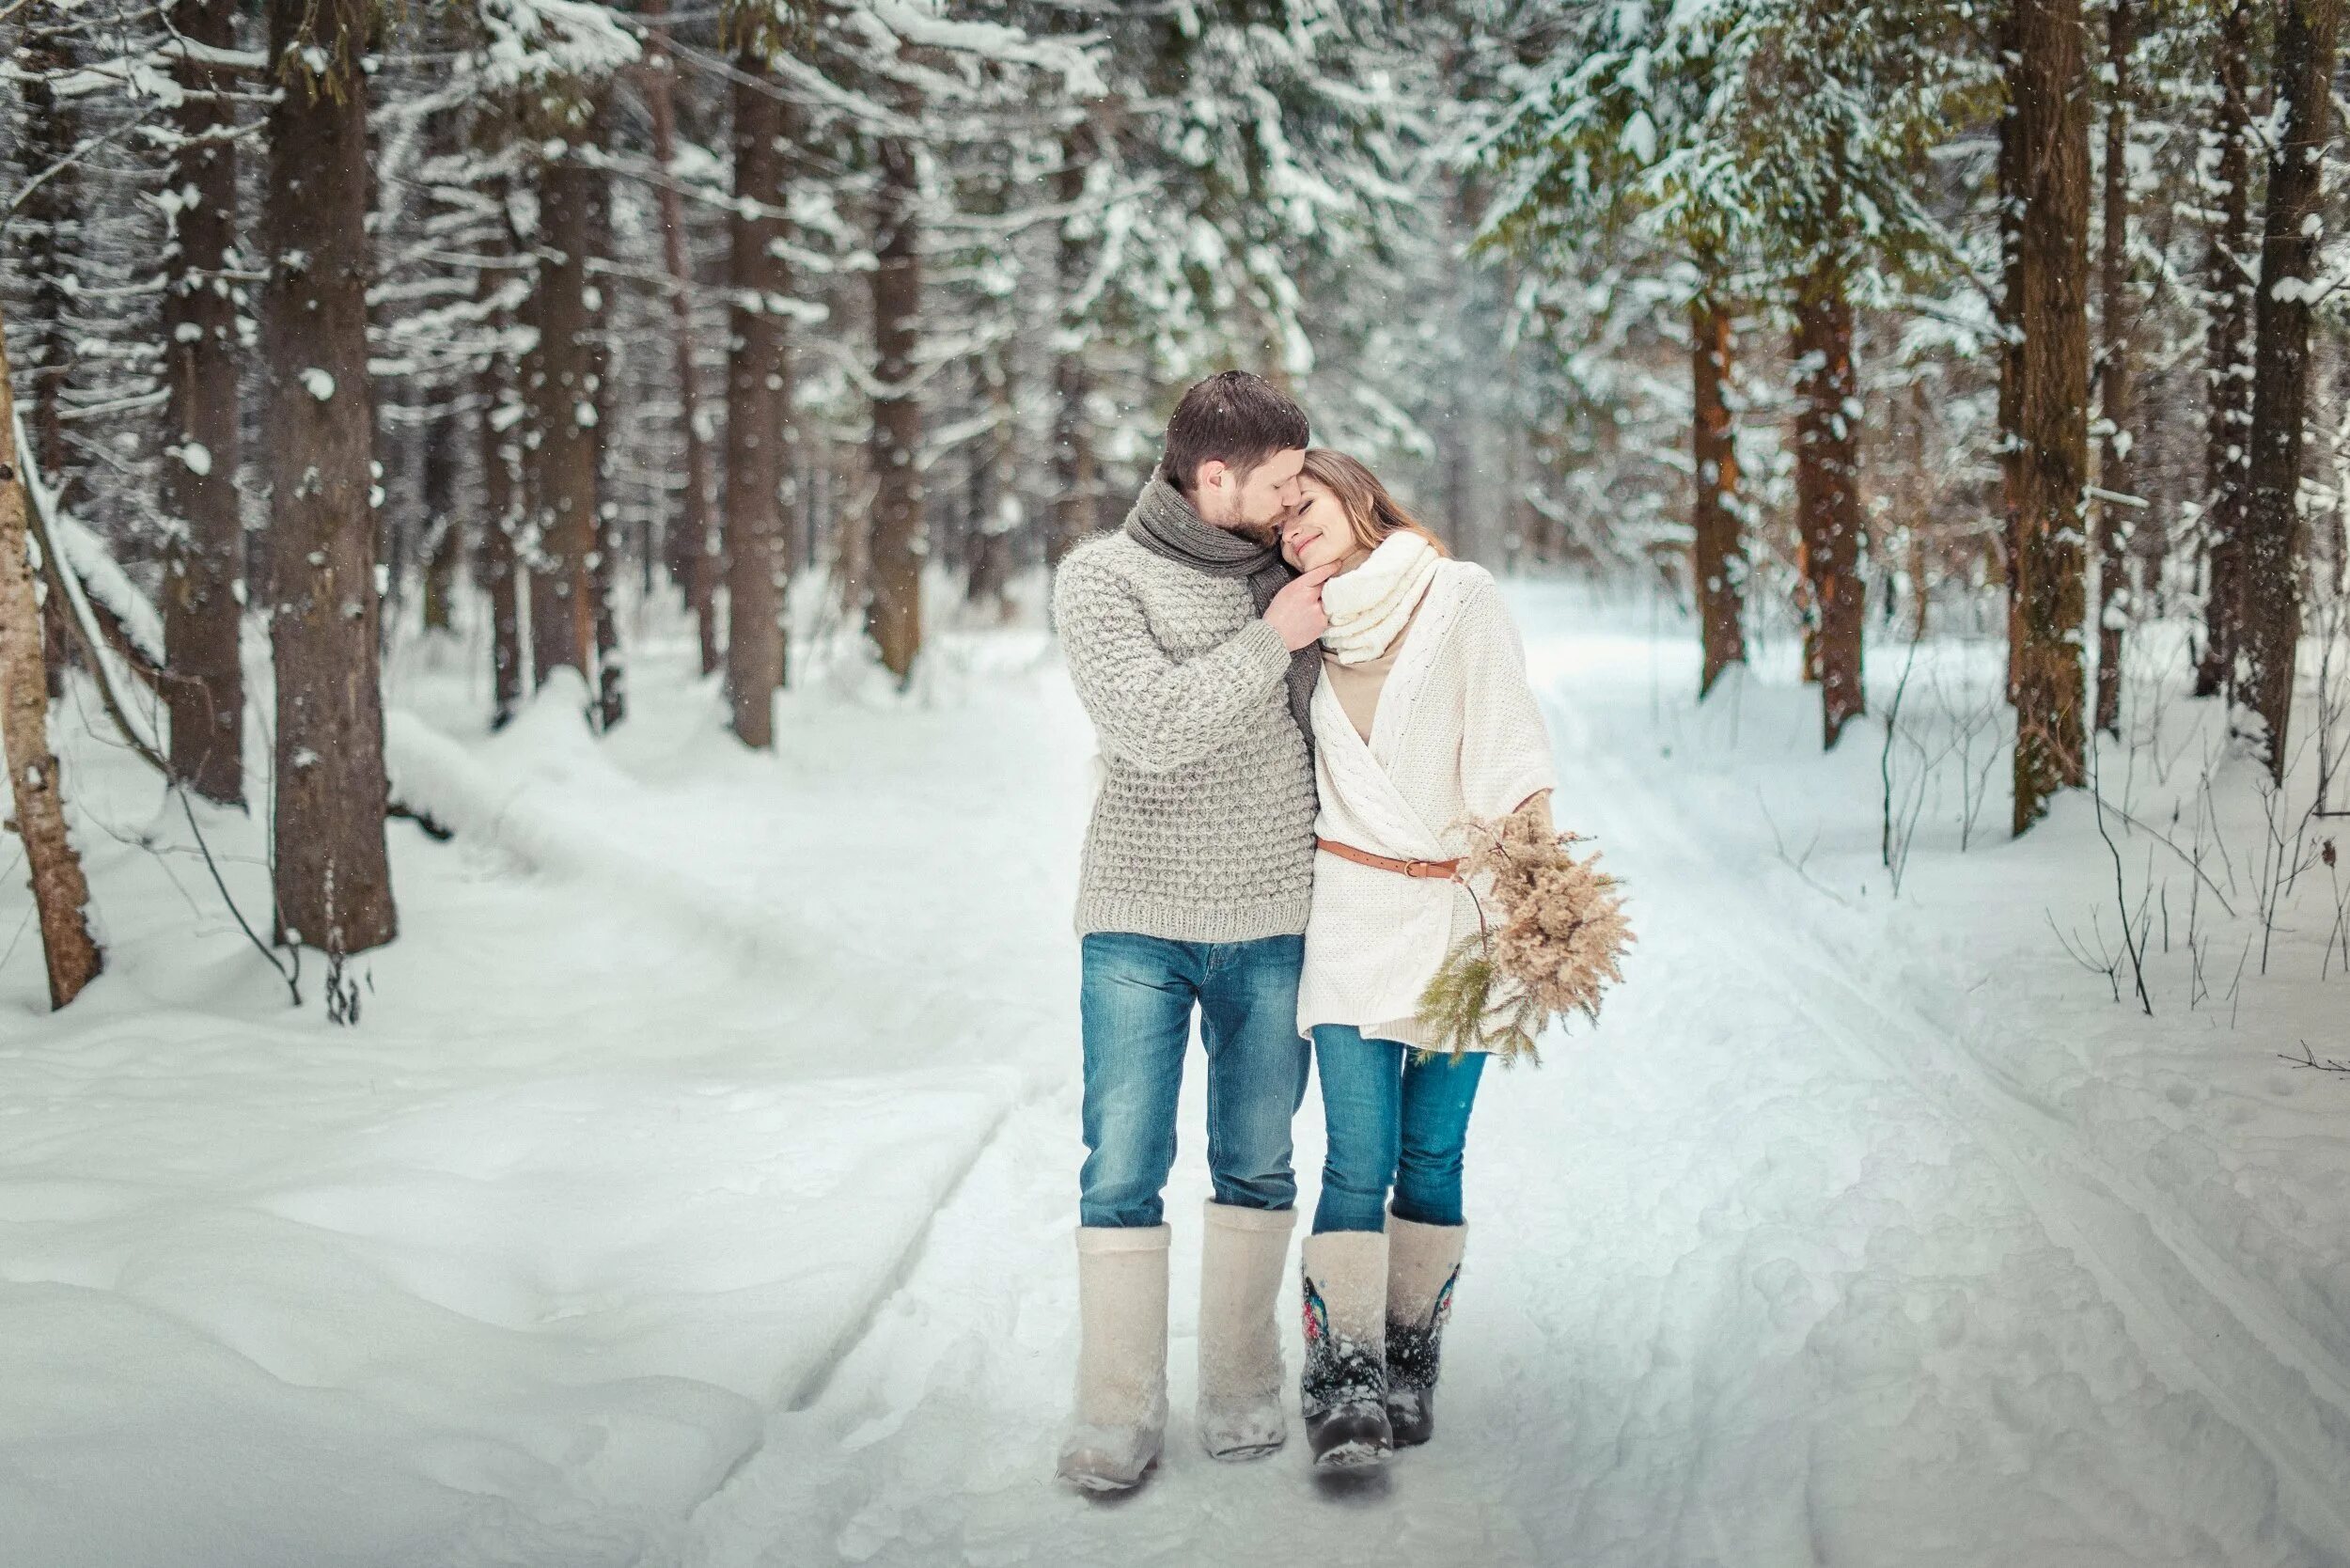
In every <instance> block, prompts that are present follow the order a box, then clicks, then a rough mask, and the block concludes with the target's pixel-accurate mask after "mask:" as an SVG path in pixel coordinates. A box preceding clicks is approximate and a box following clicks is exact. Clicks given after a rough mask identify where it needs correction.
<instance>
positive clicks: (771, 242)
mask: <svg viewBox="0 0 2350 1568" xmlns="http://www.w3.org/2000/svg"><path fill="white" fill-rule="evenodd" d="M734 68H735V71H736V81H735V84H734V149H733V150H734V195H735V200H736V203H737V205H736V207H735V210H734V213H733V216H732V219H731V220H730V224H729V228H730V236H729V238H730V242H731V255H730V258H729V262H728V273H729V275H728V282H729V285H730V286H731V288H732V290H733V295H734V304H733V306H732V308H731V310H730V312H729V335H730V337H732V339H733V341H732V344H731V346H730V352H729V356H728V361H727V477H726V497H727V505H726V542H727V695H728V698H729V701H730V702H731V704H732V707H733V713H734V732H735V734H736V735H737V736H738V737H740V738H741V740H742V742H743V744H744V745H747V746H753V747H756V748H758V749H760V750H762V751H766V750H773V749H774V748H775V744H776V731H775V706H776V687H778V686H780V685H781V684H783V679H784V656H785V641H784V625H783V614H784V588H785V584H786V582H787V576H788V572H789V566H790V561H789V540H788V538H787V536H786V532H785V527H784V516H783V503H782V495H781V491H782V485H783V478H784V472H785V465H786V461H785V460H786V456H787V454H786V452H785V442H786V431H785V426H786V424H787V423H788V421H789V420H790V417H791V349H790V344H789V341H788V339H787V336H786V331H785V318H784V316H783V314H782V313H781V311H780V310H779V309H777V308H776V303H777V302H779V301H781V300H782V299H784V298H785V297H786V295H787V292H788V290H790V288H791V275H790V273H789V271H788V269H787V267H786V265H785V262H784V259H783V256H782V255H781V247H782V243H783V216H782V213H783V205H784V199H785V191H784V150H783V147H782V139H783V134H784V114H783V104H782V102H780V100H779V99H778V98H777V97H776V94H778V93H779V92H780V91H781V90H782V88H781V85H780V83H779V82H778V80H777V78H776V74H775V72H774V71H773V70H772V69H770V67H769V66H768V63H767V58H766V55H765V54H764V53H763V52H762V51H761V50H760V49H759V48H757V47H755V46H752V45H749V44H746V45H745V46H744V48H743V49H742V50H740V51H739V52H738V53H737V55H736V57H735V62H734Z"/></svg>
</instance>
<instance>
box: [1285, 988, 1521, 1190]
mask: <svg viewBox="0 0 2350 1568" xmlns="http://www.w3.org/2000/svg"><path fill="white" fill-rule="evenodd" d="M1314 1062H1315V1065H1316V1067H1317V1069H1318V1070H1319V1071H1320V1073H1321V1074H1322V1114H1323V1118H1324V1121H1326V1122H1327V1124H1328V1127H1329V1134H1330V1152H1329V1156H1328V1158H1327V1159H1326V1160H1325V1161H1324V1163H1323V1167H1322V1200H1321V1202H1319V1203H1317V1204H1315V1205H1314V1233H1315V1234H1316V1235H1320V1234H1321V1233H1323V1232H1324V1231H1384V1230H1386V1229H1387V1189H1388V1187H1389V1186H1390V1185H1392V1186H1393V1187H1394V1188H1395V1213H1396V1217H1397V1218H1399V1219H1409V1220H1415V1221H1417V1222H1418V1223H1419V1224H1421V1225H1458V1224H1460V1223H1461V1154H1462V1149H1463V1147H1464V1145H1465V1143H1466V1142H1467V1140H1468V1121H1469V1110H1470V1108H1471V1107H1472V1106H1473V1105H1476V1103H1477V1081H1478V1078H1479V1077H1480V1075H1481V1074H1483V1073H1484V1071H1485V1058H1484V1056H1483V1054H1482V1053H1480V1052H1476V1051H1471V1052H1470V1053H1468V1054H1467V1055H1466V1056H1464V1057H1462V1058H1460V1059H1459V1060H1458V1061H1455V1060H1454V1059H1453V1058H1451V1057H1449V1056H1448V1055H1444V1054H1442V1053H1439V1054H1436V1055H1434V1056H1431V1055H1428V1054H1426V1053H1423V1052H1420V1051H1417V1050H1415V1049H1413V1048H1412V1047H1411V1046H1409V1045H1400V1044H1398V1043H1396V1042H1394V1041H1392V1040H1366V1039H1364V1038H1363V1033H1362V1031H1361V1030H1360V1029H1357V1028H1356V1027H1354V1026H1353V1025H1352V1024H1317V1025H1316V1026H1315V1027H1314Z"/></svg>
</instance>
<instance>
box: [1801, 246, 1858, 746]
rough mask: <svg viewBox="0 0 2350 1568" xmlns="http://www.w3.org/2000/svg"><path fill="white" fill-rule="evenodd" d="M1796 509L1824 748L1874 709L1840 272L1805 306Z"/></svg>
mask: <svg viewBox="0 0 2350 1568" xmlns="http://www.w3.org/2000/svg"><path fill="white" fill-rule="evenodd" d="M1795 358H1796V364H1797V371H1796V384H1795V510H1796V513H1797V518H1798V521H1799V524H1800V526H1801V528H1802V532H1803V556H1804V571H1805V575H1806V577H1807V579H1808V580H1809V581H1810V585H1811V599H1812V604H1813V605H1814V609H1815V614H1816V616H1817V620H1816V622H1815V627H1816V635H1815V641H1814V647H1815V648H1816V650H1817V653H1818V659H1819V675H1820V714H1821V745H1822V746H1823V747H1824V748H1825V747H1832V746H1834V745H1836V742H1837V739H1838V738H1839V737H1840V736H1841V735H1842V734H1843V732H1844V726H1845V725H1846V724H1848V723H1850V722H1851V721H1852V720H1853V719H1854V718H1856V717H1857V716H1858V715H1859V714H1860V713H1863V712H1864V711H1865V710H1866V708H1867V695H1866V693H1865V692H1864V691H1863V689H1862V687H1861V650H1860V643H1861V631H1862V620H1863V618H1864V613H1865V608H1866V604H1867V595H1866V594H1865V592H1864V591H1863V588H1862V584H1861V581H1860V534H1861V521H1860V427H1859V417H1858V413H1859V407H1860V387H1859V383H1858V381H1857V379H1856V378H1855V376H1854V373H1853V358H1852V303H1851V301H1850V300H1849V299H1848V298H1847V297H1846V295H1845V292H1844V278H1843V274H1842V273H1841V271H1839V270H1838V269H1837V268H1835V267H1834V266H1833V265H1827V266H1823V267H1820V268H1818V269H1817V270H1815V271H1814V272H1813V273H1812V274H1811V275H1810V277H1808V278H1806V279H1805V280H1804V284H1803V289H1802V292H1801V294H1800V296H1799V297H1798V298H1797V299H1796V301H1795Z"/></svg>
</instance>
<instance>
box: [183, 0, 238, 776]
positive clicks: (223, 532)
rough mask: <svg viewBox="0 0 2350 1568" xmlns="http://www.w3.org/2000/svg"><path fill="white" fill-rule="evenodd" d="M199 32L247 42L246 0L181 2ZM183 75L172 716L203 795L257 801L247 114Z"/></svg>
mask: <svg viewBox="0 0 2350 1568" xmlns="http://www.w3.org/2000/svg"><path fill="white" fill-rule="evenodd" d="M174 23H175V25H177V26H178V27H179V29H180V32H181V33H182V34H184V35H185V36H186V37H187V39H189V41H190V42H192V43H196V44H202V45H206V46H208V47H211V48H214V49H220V50H228V49H232V48H234V47H235V44H236V10H235V6H234V4H233V0H195V3H194V4H192V5H183V6H181V7H180V8H179V9H178V11H176V12H175V13H174ZM172 76H173V79H174V81H175V82H176V83H177V84H178V86H179V87H180V91H181V92H182V93H184V94H185V95H186V96H185V97H184V98H183V99H182V100H181V102H180V106H179V109H178V110H177V112H176V114H175V117H174V118H175V125H174V129H175V130H176V131H177V132H178V133H179V134H180V137H181V138H182V140H181V142H180V147H179V148H178V149H177V150H176V151H175V152H174V154H173V157H172V166H171V189H172V190H173V191H175V192H176V193H178V196H179V200H178V202H177V203H176V204H175V205H174V206H172V207H171V208H170V209H169V213H170V223H171V238H170V240H169V242H168V243H167V244H166V247H165V250H164V321H163V325H164V335H163V336H164V341H163V352H164V384H165V387H166V396H167V398H168V402H167V404H166V407H165V412H164V424H165V429H166V430H167V431H169V432H170V450H169V452H168V453H167V454H166V456H165V459H164V510H165V512H166V514H167V515H169V516H170V517H171V518H172V520H173V523H174V526H173V528H172V530H171V534H170V542H169V544H168V546H167V548H166V550H165V553H164V593H163V600H164V603H163V612H164V664H165V666H167V667H168V668H169V670H170V678H169V679H168V680H166V681H165V682H164V686H163V698H164V709H165V711H166V712H167V713H169V715H170V720H171V723H170V731H171V740H170V745H171V771H172V773H173V774H174V775H175V776H178V777H179V778H180V779H181V780H182V781H183V782H185V783H186V784H187V785H188V786H189V787H190V788H191V789H193V790H195V791H196V792H197V793H198V794H200V795H203V796H205V797H206V798H207V799H210V800H216V801H219V802H221V803H222V804H223V805H228V806H242V805H243V804H244V757H243V739H244V668H243V664H242V663H241V662H240V660H239V658H238V642H239V635H240V630H241V627H242V624H243V611H244V596H243V586H244V523H243V514H242V511H241V509H240V508H239V505H238V500H237V457H238V431H237V424H238V401H237V360H238V355H239V353H240V350H239V346H238V341H237V299H236V290H235V289H234V287H233V286H232V285H231V284H230V283H229V281H228V279H227V272H228V270H229V262H230V259H231V256H232V253H233V251H234V248H235V245H236V224H237V147H236V143H235V142H234V141H232V140H230V139H229V133H231V132H233V131H234V129H235V118H236V117H235V115H234V114H233V113H232V112H231V110H230V108H229V106H228V103H227V102H226V100H224V99H223V98H222V97H220V96H219V95H220V94H222V93H224V92H226V91H227V90H229V89H230V88H231V87H233V86H234V85H235V84H234V82H233V81H232V80H231V79H230V77H229V76H228V74H227V72H226V71H218V70H216V69H214V68H213V67H211V66H208V65H205V64H202V63H200V62H199V61H197V60H196V59H193V58H182V59H180V60H176V61H174V62H173V65H172Z"/></svg>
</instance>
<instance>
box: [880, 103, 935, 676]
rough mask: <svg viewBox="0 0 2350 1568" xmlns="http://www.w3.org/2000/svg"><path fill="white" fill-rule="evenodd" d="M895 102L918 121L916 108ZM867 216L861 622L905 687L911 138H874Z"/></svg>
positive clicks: (916, 636) (912, 338) (917, 271)
mask: <svg viewBox="0 0 2350 1568" xmlns="http://www.w3.org/2000/svg"><path fill="white" fill-rule="evenodd" d="M900 96H901V102H900V104H899V105H898V107H899V109H900V112H901V113H903V114H904V115H906V117H907V118H910V119H911V118H918V117H919V114H920V104H919V102H918V101H915V100H914V99H913V98H912V95H911V94H908V93H901V95H900ZM879 150H880V154H881V189H880V191H879V192H878V193H877V194H876V196H875V197H874V211H873V273H872V291H873V377H874V380H875V382H876V383H877V384H878V390H877V391H876V392H875V394H874V397H873V432H872V463H873V535H872V557H871V561H870V565H871V569H872V590H873V591H872V598H871V599H870V602H869V604H870V608H869V612H868V613H869V617H870V619H869V625H870V628H871V630H872V634H873V640H874V642H875V643H876V644H878V645H879V647H880V649H881V657H882V664H883V665H884V666H885V667H886V668H887V669H888V670H889V672H890V673H891V674H892V675H895V676H896V677H897V678H898V681H899V683H900V684H901V685H903V684H904V683H905V682H907V681H908V680H910V679H912V677H913V674H914V661H915V660H916V659H917V657H918V656H919V655H920V654H921V651H922V557H923V554H924V550H923V544H924V540H923V534H922V470H921V467H920V458H921V446H922V403H921V397H920V394H919V392H918V391H917V389H916V387H915V385H914V377H915V370H916V367H915V362H914V353H915V350H916V348H917V346H918V345H919V343H920V341H921V325H920V314H921V309H922V263H921V260H920V259H919V258H918V257H917V254H916V249H915V247H916V244H917V241H918V239H919V232H920V226H919V221H918V216H917V202H918V201H919V200H920V191H919V189H918V188H917V168H916V166H915V151H914V146H913V144H912V143H911V142H909V141H907V140H905V139H904V138H902V137H898V136H885V137H883V138H881V146H880V149H879Z"/></svg>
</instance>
